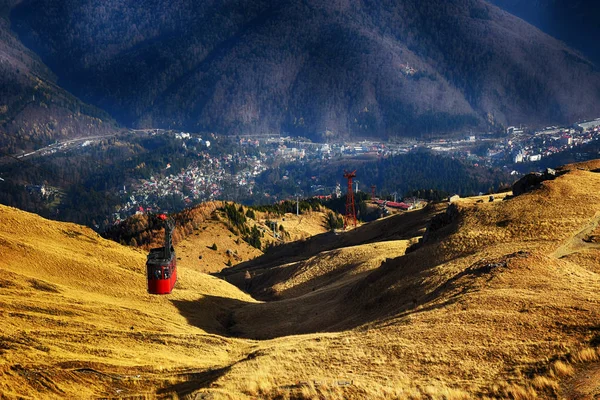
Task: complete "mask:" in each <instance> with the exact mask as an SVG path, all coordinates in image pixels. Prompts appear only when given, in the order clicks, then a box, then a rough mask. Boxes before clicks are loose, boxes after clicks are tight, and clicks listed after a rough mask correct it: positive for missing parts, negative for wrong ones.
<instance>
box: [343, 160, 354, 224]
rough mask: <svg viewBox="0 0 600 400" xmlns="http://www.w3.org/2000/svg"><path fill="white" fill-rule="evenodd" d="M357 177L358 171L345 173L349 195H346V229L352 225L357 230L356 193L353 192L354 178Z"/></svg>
mask: <svg viewBox="0 0 600 400" xmlns="http://www.w3.org/2000/svg"><path fill="white" fill-rule="evenodd" d="M355 177H356V170H354V171H352V172H348V171H344V178H346V179H348V193H347V194H346V215H345V216H344V229H347V228H348V226H350V224H354V227H355V228H356V208H355V207H354V191H353V190H352V178H355Z"/></svg>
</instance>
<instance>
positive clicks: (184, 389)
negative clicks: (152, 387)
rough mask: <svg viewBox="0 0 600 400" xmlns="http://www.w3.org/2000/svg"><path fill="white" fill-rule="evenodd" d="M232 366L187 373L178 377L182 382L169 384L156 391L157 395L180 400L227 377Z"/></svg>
mask: <svg viewBox="0 0 600 400" xmlns="http://www.w3.org/2000/svg"><path fill="white" fill-rule="evenodd" d="M230 369H231V366H227V367H224V368H219V369H211V370H208V371H203V372H197V373H187V374H181V375H178V376H177V378H179V379H181V380H182V382H179V383H175V384H169V385H168V386H165V387H162V388H160V389H159V390H157V391H156V395H157V396H158V397H160V398H167V397H174V395H176V396H177V397H176V398H178V399H181V398H184V397H185V396H188V395H190V394H192V393H194V392H195V391H197V390H200V389H202V388H206V387H209V386H210V385H211V384H212V383H213V382H214V381H216V380H217V379H219V378H220V377H221V376H223V375H225V374H226V373H227V372H228V371H229V370H230Z"/></svg>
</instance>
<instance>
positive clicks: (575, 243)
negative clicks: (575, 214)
mask: <svg viewBox="0 0 600 400" xmlns="http://www.w3.org/2000/svg"><path fill="white" fill-rule="evenodd" d="M599 226H600V211H599V212H597V213H596V214H595V215H594V217H593V218H592V219H591V221H590V222H589V223H587V224H586V225H585V226H584V227H583V228H582V229H581V230H579V231H578V232H576V233H574V234H573V235H571V236H570V237H569V238H568V239H567V240H566V241H565V242H564V243H563V244H562V245H561V246H560V247H559V248H558V249H556V251H554V253H552V256H553V257H556V258H558V259H560V258H563V257H566V256H568V255H571V254H574V253H578V252H580V251H583V250H588V249H600V243H589V242H586V241H585V240H584V238H585V237H586V236H588V235H589V234H591V233H592V232H593V231H594V230H596V229H597V228H598V227H599Z"/></svg>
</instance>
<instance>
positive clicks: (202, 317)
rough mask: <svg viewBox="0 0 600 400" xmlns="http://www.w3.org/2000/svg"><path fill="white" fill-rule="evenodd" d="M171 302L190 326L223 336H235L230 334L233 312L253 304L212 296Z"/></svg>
mask: <svg viewBox="0 0 600 400" xmlns="http://www.w3.org/2000/svg"><path fill="white" fill-rule="evenodd" d="M171 302H172V303H173V305H174V306H175V307H177V309H178V310H179V313H180V314H181V315H182V316H183V317H184V318H185V319H186V320H187V322H188V323H189V324H190V325H193V326H196V327H198V328H200V329H202V330H204V331H206V332H207V333H212V334H216V335H221V336H233V335H231V333H230V328H231V326H232V325H233V321H232V315H233V311H234V310H239V309H240V308H242V307H244V306H246V305H249V304H252V303H248V302H245V301H242V300H238V299H232V298H227V297H219V296H210V295H204V296H203V297H202V298H201V299H198V300H171Z"/></svg>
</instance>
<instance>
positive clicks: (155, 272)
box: [154, 268, 161, 279]
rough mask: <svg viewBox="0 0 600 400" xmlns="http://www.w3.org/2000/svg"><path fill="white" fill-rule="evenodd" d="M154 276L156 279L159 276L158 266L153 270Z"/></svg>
mask: <svg viewBox="0 0 600 400" xmlns="http://www.w3.org/2000/svg"><path fill="white" fill-rule="evenodd" d="M154 277H155V278H156V279H160V278H161V273H160V268H156V269H155V270H154Z"/></svg>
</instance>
